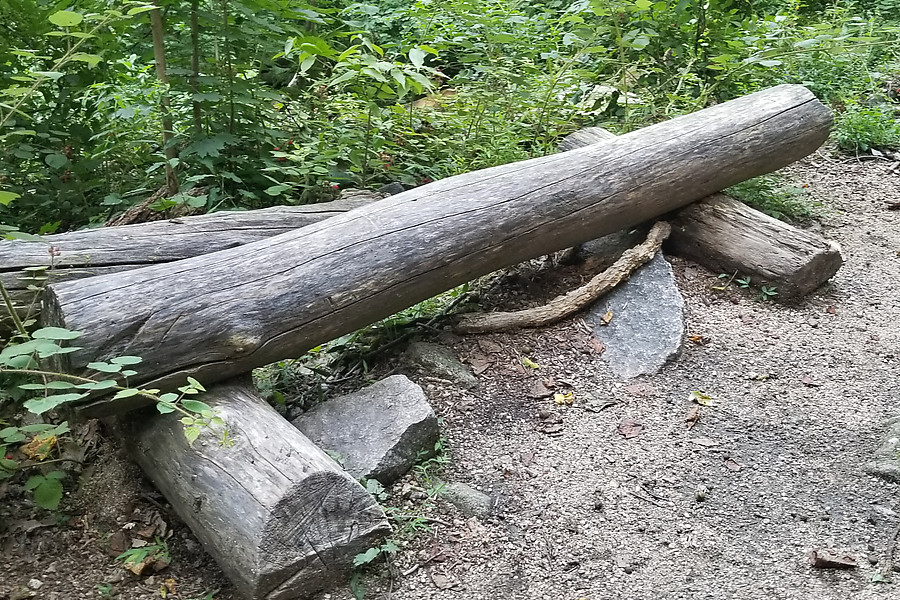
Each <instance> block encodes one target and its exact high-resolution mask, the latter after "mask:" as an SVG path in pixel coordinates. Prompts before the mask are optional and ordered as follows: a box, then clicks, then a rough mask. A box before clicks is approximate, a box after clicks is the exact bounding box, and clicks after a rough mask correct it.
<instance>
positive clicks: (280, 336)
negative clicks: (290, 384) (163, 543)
mask: <svg viewBox="0 0 900 600" xmlns="http://www.w3.org/2000/svg"><path fill="white" fill-rule="evenodd" d="M831 122H832V117H831V112H830V111H829V110H828V109H827V108H826V107H825V106H824V105H822V104H821V103H820V102H819V101H818V100H816V98H815V97H814V96H813V95H812V93H810V92H809V91H808V90H807V89H805V88H803V87H802V86H796V85H782V86H777V87H775V88H771V89H769V90H765V91H762V92H758V93H755V94H751V95H749V96H745V97H743V98H739V99H737V100H732V101H730V102H726V103H723V104H719V105H717V106H714V107H712V108H708V109H705V110H702V111H699V112H697V113H694V114H691V115H685V116H682V117H678V118H676V119H673V120H671V121H668V122H665V123H660V124H657V125H653V126H650V127H647V128H645V129H641V130H639V131H635V132H632V133H629V134H627V135H623V136H621V137H618V138H616V139H614V140H611V141H610V142H608V143H606V144H598V145H593V146H588V147H585V148H580V149H577V150H573V151H571V152H566V153H562V154H554V155H551V156H546V157H542V158H536V159H532V160H527V161H523V162H519V163H514V164H510V165H505V166H501V167H494V168H491V169H485V170H482V171H476V172H474V173H468V174H465V175H459V176H455V177H451V178H448V179H445V180H442V181H438V182H435V183H432V184H429V185H427V186H423V187H420V188H416V189H414V190H410V191H407V192H404V193H402V194H398V195H396V196H391V197H389V198H387V199H385V200H381V201H379V202H376V203H374V204H370V205H368V206H365V207H362V208H359V209H356V210H353V211H350V212H348V213H345V214H343V215H339V216H336V217H333V218H331V219H328V220H327V221H324V222H321V223H317V224H315V225H311V226H309V227H305V228H303V229H300V230H297V231H294V232H291V233H286V234H282V235H279V236H276V237H274V238H269V239H268V240H263V241H260V242H255V243H252V244H248V245H246V246H242V247H240V248H235V249H230V250H223V251H221V252H217V253H214V254H208V255H205V256H201V257H196V258H191V259H187V260H184V261H179V262H176V263H170V264H166V265H157V266H151V267H146V268H143V269H137V270H134V271H129V272H126V273H118V274H112V275H104V276H101V277H92V278H90V279H85V280H80V281H73V282H67V283H61V284H54V285H52V286H50V288H49V289H48V291H47V293H45V298H44V320H45V323H46V324H48V325H58V326H62V327H67V328H69V329H74V330H78V331H83V332H85V333H84V335H83V336H82V337H81V338H79V340H78V345H79V346H81V347H82V350H79V351H78V352H74V353H72V354H67V355H65V356H64V357H63V359H64V360H65V361H66V363H64V364H62V365H58V366H59V367H61V368H63V369H66V370H69V371H71V372H73V373H80V372H85V371H86V370H87V369H86V365H87V363H88V362H90V361H93V360H98V359H103V358H109V357H113V356H116V355H121V354H130V355H136V356H141V357H143V359H144V362H143V363H142V367H143V372H142V373H141V375H140V376H139V378H140V380H139V381H140V382H146V381H150V382H151V383H152V386H153V387H160V388H172V387H175V386H177V385H181V384H182V383H183V381H184V378H185V377H186V376H187V375H191V376H194V377H196V378H197V379H199V380H200V381H202V382H204V383H213V382H215V381H220V380H222V379H226V378H228V377H231V376H233V375H236V374H238V373H242V372H246V371H248V370H250V369H252V368H254V367H256V366H260V365H264V364H267V363H270V362H274V361H276V360H280V359H284V358H287V357H291V356H297V355H299V354H301V353H303V352H305V351H306V350H308V349H309V348H311V347H314V346H316V345H318V344H320V343H322V342H325V341H327V340H330V339H334V338H336V337H338V336H340V335H342V334H344V333H348V332H351V331H354V330H356V329H358V328H360V327H363V326H365V325H367V324H369V323H372V322H373V321H376V320H378V319H380V318H383V317H386V316H389V315H391V314H393V313H395V312H397V311H398V310H401V309H403V308H405V307H408V306H410V305H412V304H414V303H416V302H419V301H421V300H424V299H426V298H429V297H431V296H433V295H435V294H437V293H439V292H441V291H443V290H446V289H449V288H451V287H453V286H455V285H459V284H461V283H464V282H466V281H469V280H471V279H473V278H475V277H478V276H480V275H483V274H486V273H489V272H491V271H494V270H496V269H498V268H503V267H506V266H509V265H513V264H516V263H519V262H522V261H523V260H526V259H529V258H534V257H537V256H542V255H545V254H549V253H551V252H554V251H556V250H561V249H563V248H566V247H569V246H571V245H573V244H577V243H581V242H585V241H588V240H590V239H594V238H597V237H599V236H601V235H604V234H606V233H611V232H615V231H618V230H620V229H624V228H626V227H630V226H633V225H635V224H638V223H643V222H645V221H647V220H649V219H651V218H654V217H657V216H660V215H662V214H665V213H667V212H670V211H672V210H675V209H677V208H681V207H683V206H685V205H687V204H690V203H691V202H694V201H696V200H698V199H700V198H702V197H704V196H707V195H709V194H711V193H713V192H715V191H717V190H720V189H722V188H724V187H728V186H729V185H733V184H735V183H737V182H739V181H743V180H745V179H749V178H751V177H755V176H757V175H761V174H763V173H768V172H771V171H773V170H776V169H779V168H781V167H783V166H785V165H788V164H790V163H792V162H794V161H796V160H798V159H800V158H802V157H803V156H806V155H807V154H809V153H811V152H813V151H814V150H815V149H816V148H818V147H819V145H821V143H822V142H823V141H824V140H825V139H826V138H827V137H828V132H829V130H830V127H831ZM133 398H135V399H136V398H137V397H133ZM129 408H133V405H129V403H127V402H121V401H116V403H114V404H112V403H110V402H107V401H104V400H101V401H99V402H95V403H94V406H92V407H91V409H89V412H87V413H86V414H102V413H104V412H118V411H122V410H127V409H129Z"/></svg>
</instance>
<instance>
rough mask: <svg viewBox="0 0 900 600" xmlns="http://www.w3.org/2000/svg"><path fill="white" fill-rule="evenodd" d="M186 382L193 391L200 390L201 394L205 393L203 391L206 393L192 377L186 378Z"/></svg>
mask: <svg viewBox="0 0 900 600" xmlns="http://www.w3.org/2000/svg"><path fill="white" fill-rule="evenodd" d="M187 381H188V383H189V384H191V387H193V388H195V389H198V390H200V391H201V392H205V391H206V388H205V387H203V385H201V383H200V382H199V381H197V380H196V379H194V378H193V377H188V378H187Z"/></svg>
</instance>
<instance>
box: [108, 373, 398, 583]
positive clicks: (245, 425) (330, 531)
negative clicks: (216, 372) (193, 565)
mask: <svg viewBox="0 0 900 600" xmlns="http://www.w3.org/2000/svg"><path fill="white" fill-rule="evenodd" d="M202 400H203V401H204V402H206V403H207V404H209V405H211V406H213V407H214V408H216V409H217V410H218V411H219V414H220V416H221V417H222V418H223V419H224V420H225V422H226V423H227V425H228V430H229V434H230V437H231V438H233V439H234V442H235V443H234V445H233V446H222V445H220V444H219V440H218V439H217V437H216V435H214V434H213V433H212V432H210V431H206V432H204V433H203V434H201V437H200V439H199V440H197V441H196V442H195V443H194V446H193V447H189V446H188V443H187V440H186V439H185V437H184V433H183V429H182V425H181V423H179V422H178V419H177V418H176V417H175V415H171V414H170V415H165V416H163V415H159V414H157V413H156V410H155V409H154V408H149V409H145V411H138V412H135V413H132V414H129V415H126V416H124V417H121V418H118V419H116V420H115V425H114V426H113V429H114V430H116V431H117V432H118V433H119V437H120V439H121V440H123V441H124V442H125V444H126V446H127V447H128V448H129V450H130V452H131V455H132V456H133V457H134V459H135V460H136V461H137V462H138V463H139V464H140V466H141V467H142V468H143V470H144V473H146V474H147V475H148V476H149V477H150V479H151V480H152V481H153V483H154V484H156V487H157V488H159V490H160V491H161V492H162V493H163V494H164V495H165V497H166V499H168V501H169V502H170V503H171V504H172V506H173V507H174V509H175V511H176V512H177V513H178V516H179V517H181V519H182V520H183V521H184V522H185V523H186V524H187V525H188V526H189V527H190V528H191V531H193V532H194V534H195V535H196V536H197V538H198V539H199V540H200V541H201V542H202V543H203V546H204V548H205V549H206V550H207V552H209V553H210V554H211V555H212V556H213V558H215V559H216V561H217V562H218V563H219V566H221V567H222V570H223V571H224V572H225V574H226V575H227V576H228V577H229V579H231V580H232V581H233V582H234V584H235V587H236V588H237V589H238V591H239V592H240V594H241V595H242V596H243V597H244V598H247V599H248V600H263V599H265V600H288V599H295V598H307V597H309V596H311V595H312V594H314V593H315V592H316V591H318V590H320V589H322V588H323V587H326V586H327V585H330V584H333V583H335V582H336V580H337V579H338V578H340V577H341V576H343V575H345V574H346V572H347V571H348V570H349V568H350V567H351V566H352V565H351V563H352V560H353V557H354V556H355V555H356V554H358V553H360V552H365V551H366V550H367V549H369V548H370V547H372V546H375V545H377V544H378V543H379V541H380V539H381V538H382V537H383V536H384V535H385V534H386V533H387V532H389V531H390V527H389V526H388V523H387V521H386V519H385V517H384V512H383V511H382V510H381V508H380V507H379V506H378V505H377V504H376V503H375V501H374V500H373V498H372V496H371V495H370V494H369V493H368V492H366V490H365V489H364V488H363V487H362V486H361V485H359V483H357V482H356V481H354V480H353V479H352V478H351V477H350V476H349V475H348V474H347V473H346V472H344V470H343V469H342V468H341V467H340V466H339V465H338V464H337V463H335V462H334V461H333V460H332V459H331V458H330V457H329V456H328V455H327V454H325V453H324V452H323V451H322V450H320V449H319V448H318V447H316V446H315V445H314V444H313V443H312V442H311V441H309V439H308V438H306V437H305V436H304V435H303V434H302V433H300V431H298V430H297V429H296V428H295V427H294V426H292V425H291V424H290V423H288V422H287V421H285V420H284V418H282V417H281V415H279V414H278V413H277V412H275V410H273V409H272V408H271V407H270V406H269V405H268V404H266V402H265V401H264V400H263V399H262V398H260V397H259V396H258V394H257V393H256V391H255V390H254V389H253V388H252V385H251V384H250V382H249V380H248V381H246V383H243V382H230V383H228V384H223V385H220V386H216V387H213V388H210V390H209V391H208V392H207V393H206V394H204V395H203V397H202Z"/></svg>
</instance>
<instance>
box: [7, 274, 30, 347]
mask: <svg viewBox="0 0 900 600" xmlns="http://www.w3.org/2000/svg"><path fill="white" fill-rule="evenodd" d="M0 296H3V303H4V304H5V305H6V310H7V311H8V312H9V316H10V318H12V320H13V323H14V324H15V326H16V331H18V332H19V335H25V336H27V335H28V330H27V329H25V324H24V323H22V319H20V318H19V313H18V312H17V311H16V307H15V305H13V301H12V298H11V297H10V295H9V292H7V291H6V286H4V285H3V282H2V281H0Z"/></svg>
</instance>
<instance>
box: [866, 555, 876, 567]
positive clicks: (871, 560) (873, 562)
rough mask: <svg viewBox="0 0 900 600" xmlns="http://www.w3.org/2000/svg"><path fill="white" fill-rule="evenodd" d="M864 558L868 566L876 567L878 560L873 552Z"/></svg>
mask: <svg viewBox="0 0 900 600" xmlns="http://www.w3.org/2000/svg"><path fill="white" fill-rule="evenodd" d="M866 558H868V559H869V564H870V565H877V564H878V560H879V559H878V555H877V554H875V553H874V552H870V553H869V555H868V556H867V557H866Z"/></svg>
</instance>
